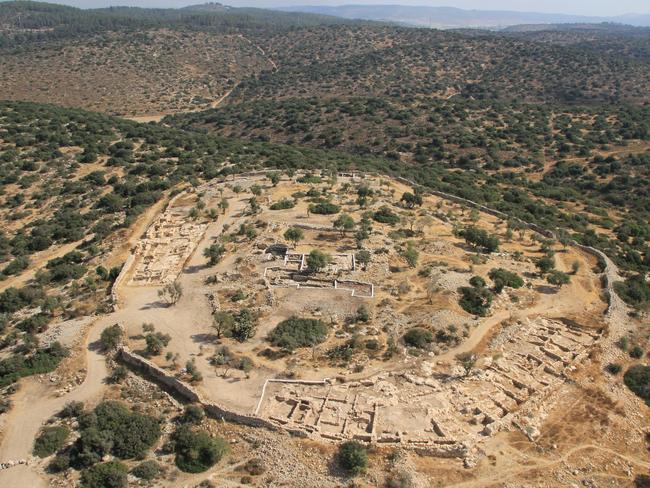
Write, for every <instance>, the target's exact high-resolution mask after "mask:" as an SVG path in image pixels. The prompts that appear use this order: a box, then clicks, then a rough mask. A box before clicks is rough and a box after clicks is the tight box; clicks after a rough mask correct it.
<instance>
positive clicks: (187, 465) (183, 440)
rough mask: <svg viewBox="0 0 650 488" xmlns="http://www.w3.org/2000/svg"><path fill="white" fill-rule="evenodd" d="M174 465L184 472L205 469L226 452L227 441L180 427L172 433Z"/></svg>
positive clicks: (200, 471)
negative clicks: (174, 453) (174, 452)
mask: <svg viewBox="0 0 650 488" xmlns="http://www.w3.org/2000/svg"><path fill="white" fill-rule="evenodd" d="M174 446H175V450H176V466H177V467H178V469H180V470H181V471H184V472H186V473H202V472H204V471H207V470H208V469H210V468H211V467H212V466H214V465H215V464H216V463H218V462H219V461H220V460H221V458H223V456H224V455H225V454H226V453H227V452H228V450H229V448H228V443H227V442H226V441H225V440H224V439H222V438H221V437H214V438H213V437H210V435H208V434H207V433H206V432H194V431H192V430H190V429H189V428H188V427H180V428H179V429H178V430H177V431H176V432H175V434H174Z"/></svg>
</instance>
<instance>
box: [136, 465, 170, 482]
mask: <svg viewBox="0 0 650 488" xmlns="http://www.w3.org/2000/svg"><path fill="white" fill-rule="evenodd" d="M162 472H163V469H162V466H160V464H158V463H157V462H156V461H153V460H149V461H144V462H142V463H140V464H138V465H137V466H136V467H135V468H133V469H132V470H131V474H132V475H133V476H135V477H136V478H140V479H141V480H145V481H151V480H154V479H156V478H157V477H158V476H160V475H161V473H162Z"/></svg>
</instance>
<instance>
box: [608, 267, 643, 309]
mask: <svg viewBox="0 0 650 488" xmlns="http://www.w3.org/2000/svg"><path fill="white" fill-rule="evenodd" d="M614 288H615V290H616V293H618V296H620V297H621V298H622V299H623V300H624V301H625V302H626V303H627V304H629V305H631V306H633V307H635V308H638V309H648V308H650V282H649V281H647V280H646V279H645V278H644V277H643V275H636V276H632V277H630V278H628V279H626V280H625V281H623V282H618V283H614Z"/></svg>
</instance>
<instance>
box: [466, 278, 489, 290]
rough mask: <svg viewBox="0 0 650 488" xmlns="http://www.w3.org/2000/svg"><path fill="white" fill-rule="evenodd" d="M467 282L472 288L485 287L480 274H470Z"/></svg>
mask: <svg viewBox="0 0 650 488" xmlns="http://www.w3.org/2000/svg"><path fill="white" fill-rule="evenodd" d="M469 284H470V285H472V286H473V287H474V288H485V280H484V279H483V278H481V277H480V276H472V278H471V279H470V280H469Z"/></svg>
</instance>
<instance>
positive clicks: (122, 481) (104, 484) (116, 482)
mask: <svg viewBox="0 0 650 488" xmlns="http://www.w3.org/2000/svg"><path fill="white" fill-rule="evenodd" d="M81 486H82V487H83V488H124V487H126V486H127V468H126V466H125V465H124V464H122V463H120V462H118V461H109V462H107V463H102V464H96V465H95V466H92V467H90V468H88V469H86V470H84V472H83V473H81Z"/></svg>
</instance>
